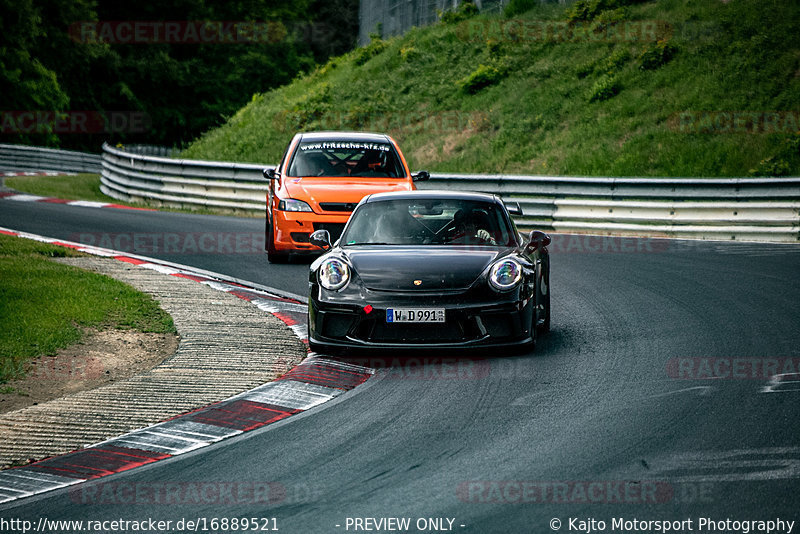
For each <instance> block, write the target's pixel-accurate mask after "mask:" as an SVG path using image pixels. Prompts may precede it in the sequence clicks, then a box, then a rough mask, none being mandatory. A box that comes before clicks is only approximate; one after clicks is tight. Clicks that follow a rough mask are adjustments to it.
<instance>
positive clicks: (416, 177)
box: [411, 171, 431, 182]
mask: <svg viewBox="0 0 800 534" xmlns="http://www.w3.org/2000/svg"><path fill="white" fill-rule="evenodd" d="M430 179H431V173H429V172H428V171H419V172H418V173H417V174H412V175H411V180H412V181H414V182H426V181H428V180H430Z"/></svg>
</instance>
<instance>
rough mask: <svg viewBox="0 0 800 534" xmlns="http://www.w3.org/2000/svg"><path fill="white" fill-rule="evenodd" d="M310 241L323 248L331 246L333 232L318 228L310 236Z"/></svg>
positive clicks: (326, 248)
mask: <svg viewBox="0 0 800 534" xmlns="http://www.w3.org/2000/svg"><path fill="white" fill-rule="evenodd" d="M308 241H309V242H310V243H311V244H312V245H314V246H316V247H319V248H321V249H322V250H330V248H331V234H330V232H328V231H327V230H317V231H316V232H314V233H312V234H311V235H310V236H309V238H308Z"/></svg>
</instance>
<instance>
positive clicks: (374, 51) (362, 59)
mask: <svg viewBox="0 0 800 534" xmlns="http://www.w3.org/2000/svg"><path fill="white" fill-rule="evenodd" d="M369 36H370V38H371V41H370V42H369V44H368V45H366V46H362V47H361V48H358V49H357V50H356V51H355V52H354V53H353V54H354V56H353V61H354V62H355V64H356V65H363V64H364V63H366V62H367V61H369V60H370V59H372V58H374V57H375V56H377V55H378V54H380V53H381V52H383V51H384V50H386V47H387V46H388V45H387V44H386V41H384V40H383V39H381V38H380V37H379V36H378V35H377V34H374V33H371V34H370V35H369Z"/></svg>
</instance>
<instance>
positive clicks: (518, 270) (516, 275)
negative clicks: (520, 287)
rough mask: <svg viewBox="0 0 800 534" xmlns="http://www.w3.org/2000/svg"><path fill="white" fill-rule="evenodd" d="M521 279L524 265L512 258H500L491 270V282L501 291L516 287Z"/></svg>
mask: <svg viewBox="0 0 800 534" xmlns="http://www.w3.org/2000/svg"><path fill="white" fill-rule="evenodd" d="M520 280H522V266H521V265H520V264H519V263H518V262H517V261H515V260H512V259H508V258H506V259H504V260H500V261H498V262H497V263H495V264H494V265H492V268H491V269H490V270H489V283H490V284H491V285H492V287H494V288H495V289H498V290H500V291H505V290H508V289H512V288H514V287H515V286H516V285H517V284H519V281H520Z"/></svg>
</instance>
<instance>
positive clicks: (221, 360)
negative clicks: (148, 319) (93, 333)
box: [0, 257, 307, 467]
mask: <svg viewBox="0 0 800 534" xmlns="http://www.w3.org/2000/svg"><path fill="white" fill-rule="evenodd" d="M57 261H61V262H62V263H66V264H70V265H74V266H77V267H81V268H84V269H90V270H93V271H96V272H99V273H102V274H105V275H108V276H111V277H113V278H116V279H118V280H121V281H123V282H126V283H128V284H130V285H131V286H133V287H134V288H136V289H138V290H140V291H143V292H145V293H149V294H151V295H152V296H153V297H154V298H155V299H156V300H157V301H158V302H159V303H160V305H161V307H162V308H163V309H164V310H166V311H167V313H169V314H170V315H171V316H172V318H173V321H174V324H175V327H176V329H177V330H178V335H179V336H180V342H179V344H178V348H177V350H176V352H175V354H174V355H173V356H172V357H170V358H168V359H167V360H165V361H164V362H163V363H161V364H159V365H157V366H156V367H154V368H153V369H151V370H149V371H147V372H144V373H141V374H139V375H136V376H133V377H131V378H127V379H123V380H120V381H118V382H113V383H111V384H108V385H105V386H102V387H99V388H96V389H92V390H87V391H82V392H80V393H75V394H72V395H68V396H65V397H61V398H58V399H55V400H52V401H49V402H45V403H42V404H38V405H35V406H30V407H27V408H23V409H20V410H16V411H12V412H8V413H5V414H2V415H0V467H8V466H9V465H12V464H14V465H20V464H24V463H28V462H29V461H31V460H33V459H36V460H38V459H42V458H46V457H49V456H53V455H57V454H63V453H66V452H69V451H72V450H76V449H79V448H81V447H84V446H87V445H91V444H94V443H97V442H100V441H103V440H106V439H109V438H112V437H115V436H118V435H120V434H124V433H126V432H129V431H131V430H135V429H137V428H142V427H144V426H148V425H151V424H154V423H157V422H160V421H164V420H165V419H169V418H171V417H174V416H176V415H179V414H182V413H185V412H187V411H191V410H194V409H196V408H200V407H202V406H206V405H208V404H211V403H215V402H218V401H221V400H224V399H226V398H228V397H231V396H232V395H235V394H237V393H241V392H242V391H246V390H248V389H251V388H253V387H256V386H258V385H261V384H263V383H265V382H269V381H271V380H274V379H275V378H277V377H279V376H280V375H282V374H284V373H286V372H287V371H288V370H290V369H291V368H292V367H294V366H295V365H296V364H297V363H299V362H300V361H302V360H303V358H304V357H305V356H306V354H307V349H306V346H305V344H304V343H303V342H302V341H300V340H299V339H298V338H297V336H296V335H295V334H294V332H292V330H291V329H290V328H289V327H287V326H286V325H285V324H284V323H283V322H282V321H281V320H279V319H278V318H276V317H274V316H273V315H272V314H269V313H266V312H264V311H262V310H260V309H258V308H257V307H256V306H254V305H252V304H250V303H248V302H246V301H244V300H242V299H239V298H237V297H235V296H233V295H229V294H227V293H224V292H221V291H217V290H214V289H212V288H210V287H208V286H207V285H205V284H201V283H197V282H194V281H192V280H187V279H184V278H180V277H175V276H168V275H165V274H163V273H160V272H157V271H154V270H151V269H142V268H138V267H134V266H132V265H130V264H128V263H124V262H120V261H117V260H114V259H108V258H94V257H90V258H61V259H59V260H57Z"/></svg>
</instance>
